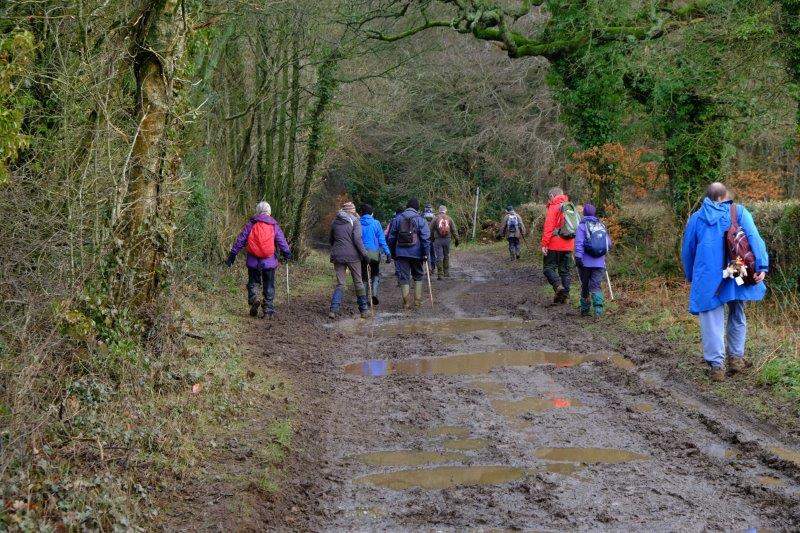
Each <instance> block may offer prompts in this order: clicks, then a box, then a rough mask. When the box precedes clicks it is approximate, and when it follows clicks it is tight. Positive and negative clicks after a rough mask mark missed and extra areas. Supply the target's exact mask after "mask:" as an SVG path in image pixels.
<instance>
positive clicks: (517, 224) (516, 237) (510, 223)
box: [498, 205, 528, 261]
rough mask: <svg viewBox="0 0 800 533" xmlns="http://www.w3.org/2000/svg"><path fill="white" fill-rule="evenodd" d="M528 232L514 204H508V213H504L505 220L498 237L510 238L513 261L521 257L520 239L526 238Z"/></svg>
mask: <svg viewBox="0 0 800 533" xmlns="http://www.w3.org/2000/svg"><path fill="white" fill-rule="evenodd" d="M527 232H528V231H527V230H526V229H525V223H524V222H523V221H522V217H521V216H519V215H518V214H517V212H516V211H514V206H513V205H508V206H507V207H506V214H505V215H503V220H502V221H501V222H500V233H499V235H498V238H500V239H502V238H503V237H505V238H506V239H507V240H508V254H509V255H510V256H511V260H512V261H516V260H517V259H519V254H520V246H519V243H520V240H522V239H524V238H525V235H526V234H527Z"/></svg>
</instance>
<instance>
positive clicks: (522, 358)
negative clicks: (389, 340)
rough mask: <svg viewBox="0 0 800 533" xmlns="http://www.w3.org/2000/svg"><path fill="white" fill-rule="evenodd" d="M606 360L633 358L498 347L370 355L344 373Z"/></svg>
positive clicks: (624, 364)
mask: <svg viewBox="0 0 800 533" xmlns="http://www.w3.org/2000/svg"><path fill="white" fill-rule="evenodd" d="M601 361H608V362H610V363H611V364H613V365H615V366H618V367H620V368H625V369H631V368H633V367H634V364H633V362H631V361H629V360H628V359H625V358H624V357H621V356H619V355H603V354H598V355H580V354H574V353H568V352H543V351H539V350H498V351H494V352H479V353H468V354H458V355H448V356H445V357H436V358H418V359H405V360H400V361H389V360H388V359H370V360H367V361H363V362H360V363H351V364H348V365H345V366H344V371H345V372H346V373H347V374H353V375H357V376H373V377H377V376H386V375H388V374H403V375H411V376H420V375H459V374H461V375H476V374H487V373H489V372H491V371H492V370H493V369H495V368H502V367H514V366H535V365H555V366H558V367H572V366H575V365H580V364H583V363H589V362H601Z"/></svg>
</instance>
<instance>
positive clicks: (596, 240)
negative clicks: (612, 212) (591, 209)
mask: <svg viewBox="0 0 800 533" xmlns="http://www.w3.org/2000/svg"><path fill="white" fill-rule="evenodd" d="M583 250H584V251H585V252H586V253H587V254H589V255H590V256H592V257H603V256H604V255H606V254H607V253H608V230H606V226H605V224H603V223H602V222H600V221H597V222H594V221H590V220H587V221H586V240H585V241H584V243H583Z"/></svg>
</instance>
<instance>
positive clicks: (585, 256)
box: [575, 203, 611, 316]
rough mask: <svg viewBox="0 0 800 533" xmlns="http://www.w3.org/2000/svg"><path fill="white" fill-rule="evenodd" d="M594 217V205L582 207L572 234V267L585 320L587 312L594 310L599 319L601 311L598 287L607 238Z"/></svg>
mask: <svg viewBox="0 0 800 533" xmlns="http://www.w3.org/2000/svg"><path fill="white" fill-rule="evenodd" d="M596 215H597V209H596V208H595V206H594V205H592V204H590V203H585V204H583V218H582V219H581V222H580V224H578V231H576V232H575V264H576V265H577V267H578V278H580V281H581V303H580V306H581V316H589V315H590V311H591V310H594V315H595V316H601V315H602V314H603V309H604V307H605V297H604V296H603V290H602V289H601V285H602V283H603V277H604V275H605V272H606V254H607V253H608V251H609V250H610V249H611V238H610V237H609V236H608V230H607V229H606V226H605V224H603V223H602V222H601V221H600V219H599V218H597V216H596ZM590 298H591V300H590Z"/></svg>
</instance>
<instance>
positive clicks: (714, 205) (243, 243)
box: [225, 183, 769, 381]
mask: <svg viewBox="0 0 800 533" xmlns="http://www.w3.org/2000/svg"><path fill="white" fill-rule="evenodd" d="M526 234H527V228H526V227H525V224H524V222H523V220H522V217H521V216H520V215H519V214H518V213H517V212H516V211H515V210H514V207H513V206H512V205H509V206H508V207H507V208H506V211H505V213H504V215H503V219H502V221H501V223H500V230H499V234H498V237H499V238H503V237H504V238H505V239H507V241H508V251H509V256H510V258H511V260H512V261H516V260H518V259H519V258H520V254H521V248H520V243H521V242H524V239H525V236H526ZM459 242H460V239H459V234H458V229H457V227H456V224H455V223H454V222H453V219H452V218H451V217H450V216H449V215H448V214H447V207H446V206H443V205H442V206H439V208H438V212H437V213H434V212H433V208H432V206H431V205H430V204H428V205H426V206H425V209H424V210H423V211H422V212H420V205H419V200H418V199H417V198H411V199H410V200H409V201H408V203H407V204H406V206H405V208H403V209H398V210H397V211H396V212H395V215H394V218H392V220H391V221H390V222H389V223H388V225H387V226H386V227H385V228H384V227H383V226H382V225H381V223H380V222H379V221H378V220H377V219H376V218H375V217H374V210H373V208H372V206H371V205H369V204H362V205H361V206H360V209H359V210H358V211H356V207H355V204H353V202H346V203H344V204H343V205H342V206H341V208H340V209H339V211H338V212H337V213H336V216H335V218H334V220H333V222H332V223H331V227H330V232H329V243H330V247H331V248H330V260H331V263H332V264H333V270H334V272H335V277H336V285H335V288H334V290H333V295H332V296H331V302H330V312H329V317H330V318H332V319H335V318H337V317H338V315H339V311H340V309H341V305H342V299H343V297H344V290H345V285H346V283H347V274H348V272H349V273H350V277H351V278H352V282H353V286H354V288H355V293H356V302H357V304H358V309H359V312H360V314H361V317H362V318H367V317H369V309H370V306H375V305H378V304H379V303H380V299H379V295H380V288H381V285H382V283H381V279H382V276H381V270H380V266H381V261H382V259H384V260H385V262H386V264H389V263H391V261H392V260H394V263H395V276H396V278H397V281H398V285H399V287H400V291H401V294H402V299H403V307H404V308H405V309H410V308H412V306H414V307H420V306H421V304H422V300H423V291H424V279H425V278H426V277H427V281H428V283H430V272H431V271H432V270H434V269H435V271H436V275H437V279H443V278H448V277H449V276H450V251H451V249H450V248H451V245H455V246H458V245H459ZM540 245H541V253H542V257H543V260H542V264H543V272H544V276H545V278H546V279H547V282H548V283H549V284H550V285H551V286H552V288H553V302H554V304H563V303H566V302H567V301H568V298H569V294H570V287H571V281H572V275H571V273H572V267H573V259H574V264H575V266H576V267H577V271H578V278H579V280H580V285H581V291H580V298H579V307H580V314H581V315H582V316H590V315H594V316H598V317H599V316H601V315H602V314H603V311H604V308H605V298H604V295H603V290H602V281H603V279H604V277H605V278H606V279H608V275H607V273H606V255H607V254H608V252H609V250H610V249H611V238H610V237H609V234H608V231H607V229H606V226H605V225H604V224H603V222H602V221H601V220H600V219H599V218H598V217H597V210H596V208H595V206H594V205H592V204H591V203H589V202H586V203H584V204H583V205H582V209H581V214H579V213H578V209H577V208H576V206H575V205H574V204H573V203H572V202H571V201H570V199H569V197H568V196H567V195H566V194H564V191H563V190H562V189H561V188H559V187H553V188H552V189H550V190H549V191H548V202H547V207H546V213H545V218H544V223H543V229H542V238H541V243H540ZM242 249H245V250H246V252H247V271H248V281H247V298H248V304H249V306H250V315H251V316H254V317H256V316H258V315H259V309H260V308H263V315H262V316H266V317H272V316H273V314H274V313H275V306H274V300H275V270H276V269H277V267H278V254H279V253H280V254H281V255H282V256H283V259H284V260H287V261H288V260H290V259H291V258H292V253H291V249H290V247H289V244H288V243H287V241H286V238H285V237H284V234H283V231H281V228H280V226H279V225H278V223H277V221H276V220H275V219H274V218H272V216H271V207H270V205H269V204H268V203H267V202H260V203H259V204H258V205H257V206H256V213H255V215H254V216H253V217H252V218H250V220H249V221H248V222H247V224H245V226H244V228H242V230H241V232H240V233H239V235H238V237H237V238H236V241H235V242H234V245H233V247H232V248H231V251H230V254H229V255H228V258H227V260H226V262H225V263H226V264H227V266H229V267H230V266H232V265H233V262H234V260H235V258H236V255H237V254H238V253H239V252H240V251H241V250H242ZM682 261H683V268H684V272H685V276H686V279H687V281H688V282H689V283H691V290H690V300H689V311H690V312H691V313H692V314H695V315H698V316H699V321H700V330H701V337H702V345H703V357H704V360H705V361H706V363H707V364H708V365H709V369H710V377H711V379H713V380H715V381H721V380H724V379H725V376H726V368H727V369H728V370H730V372H732V373H735V372H738V371H741V370H742V369H744V367H745V362H744V348H745V339H746V335H747V322H746V319H745V313H744V302H746V301H750V300H761V299H762V298H763V297H764V294H765V292H766V287H765V285H764V283H763V280H764V276H765V274H766V272H767V270H768V266H769V259H768V257H767V250H766V246H765V244H764V241H763V240H762V239H761V236H760V235H759V233H758V229H757V228H756V226H755V223H754V222H753V217H752V215H751V214H750V213H749V211H747V209H745V208H744V207H743V206H741V205H738V204H734V203H733V201H732V199H731V198H730V195H729V193H728V190H727V188H726V187H725V186H724V185H723V184H722V183H712V184H711V185H709V187H708V189H707V191H706V197H705V198H704V200H703V203H702V205H701V207H700V209H698V210H697V211H696V212H695V213H693V214H692V215H691V217H690V218H689V220H688V223H687V225H686V230H685V232H684V236H683V244H682ZM412 287H413V292H412ZM259 288H260V289H261V292H262V294H263V300H262V298H261V296H260V295H259ZM609 290H610V282H609ZM726 307H727V310H728V313H727V322H726V314H725V309H726Z"/></svg>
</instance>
